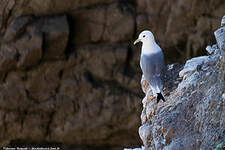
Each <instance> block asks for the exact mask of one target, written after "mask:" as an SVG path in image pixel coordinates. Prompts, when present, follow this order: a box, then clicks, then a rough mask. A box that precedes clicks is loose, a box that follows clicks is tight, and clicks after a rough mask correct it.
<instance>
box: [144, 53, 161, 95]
mask: <svg viewBox="0 0 225 150" xmlns="http://www.w3.org/2000/svg"><path fill="white" fill-rule="evenodd" d="M141 68H142V72H143V74H144V77H145V79H146V80H147V81H148V82H149V83H150V84H151V86H152V88H153V89H155V92H157V93H158V92H161V91H162V89H163V82H162V76H163V71H164V68H165V64H164V57H163V54H162V52H161V53H156V54H152V55H149V56H147V55H143V56H142V57H141Z"/></svg>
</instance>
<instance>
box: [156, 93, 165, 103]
mask: <svg viewBox="0 0 225 150" xmlns="http://www.w3.org/2000/svg"><path fill="white" fill-rule="evenodd" d="M161 99H162V100H163V101H164V102H165V98H164V97H163V95H162V93H157V103H158V102H159V101H160V100H161Z"/></svg>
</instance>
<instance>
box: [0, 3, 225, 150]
mask: <svg viewBox="0 0 225 150" xmlns="http://www.w3.org/2000/svg"><path fill="white" fill-rule="evenodd" d="M224 5H225V2H224V1H223V0H218V1H215V0H206V1H203V0H200V1H199V0H184V1H179V0H175V1H165V0H151V1H149V0H107V1H105V0H83V1H81V0H64V1H60V0H1V1H0V131H1V132H0V145H1V146H2V145H7V144H9V143H10V144H11V145H16V144H21V143H24V144H28V145H29V144H43V143H47V144H50V145H54V144H55V143H58V144H59V145H66V146H68V145H69V147H70V145H73V147H75V149H121V147H133V146H138V145H140V140H139V137H138V133H137V131H138V126H139V122H140V120H139V115H140V113H141V112H140V109H141V106H140V103H141V102H140V101H139V99H140V97H142V96H143V95H142V92H141V87H140V85H139V82H140V78H141V73H140V72H141V71H140V68H139V54H140V51H139V50H137V49H138V48H137V47H134V46H132V43H133V40H134V39H135V38H137V37H136V36H137V35H138V33H139V32H140V31H141V30H144V29H146V28H148V29H151V30H152V31H153V32H154V34H155V35H156V39H157V40H158V42H159V44H160V45H161V47H162V49H163V50H164V53H165V56H166V58H167V60H168V62H174V61H175V59H176V61H177V58H179V60H178V61H180V62H182V61H183V62H184V61H185V58H187V57H191V56H195V55H198V54H199V53H202V51H201V50H202V47H204V46H205V45H206V44H207V45H208V44H210V43H207V42H208V41H210V40H211V36H212V35H211V34H210V33H211V31H214V30H216V28H217V27H218V25H219V24H220V21H219V19H218V18H221V16H223V15H224ZM185 48H187V51H184V49H185ZM213 53H216V51H215V52H213ZM174 58H175V59H174ZM200 66H201V65H200ZM173 67H175V68H177V69H175V68H174V69H173ZM169 68H171V69H172V71H170V72H171V74H168V76H167V78H168V77H170V79H171V77H172V79H171V80H170V81H171V82H168V84H167V85H166V86H167V87H168V88H166V89H169V88H171V89H176V87H177V85H178V83H179V82H180V80H181V79H180V78H179V77H178V72H179V70H180V69H181V68H182V66H180V65H174V66H169ZM197 69H199V67H197ZM192 72H194V71H192ZM188 74H189V73H187V74H186V75H188ZM165 78H166V77H165ZM175 78H177V80H176V83H175V86H174V84H173V82H172V81H173V79H174V80H175ZM146 86H148V85H147V84H146ZM146 92H147V91H146ZM165 94H166V95H167V96H169V95H170V91H167V92H166V91H165ZM149 96H151V94H149ZM146 100H147V99H146ZM146 112H151V109H147V110H146ZM152 113H154V112H152ZM144 116H145V115H144V113H143V114H142V118H145V119H146V117H144ZM30 131H33V132H32V133H31V132H30ZM12 133H14V134H12ZM170 134H171V133H170Z"/></svg>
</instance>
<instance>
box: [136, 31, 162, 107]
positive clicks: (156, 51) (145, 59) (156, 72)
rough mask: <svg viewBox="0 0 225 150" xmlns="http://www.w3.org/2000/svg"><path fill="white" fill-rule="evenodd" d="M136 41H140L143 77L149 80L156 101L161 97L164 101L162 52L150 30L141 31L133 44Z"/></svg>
mask: <svg viewBox="0 0 225 150" xmlns="http://www.w3.org/2000/svg"><path fill="white" fill-rule="evenodd" d="M138 42H142V48H141V60H140V65H141V70H142V72H143V75H144V78H145V80H147V81H148V82H149V84H150V86H151V89H152V92H153V95H154V96H156V97H157V103H158V102H159V101H160V100H161V99H162V100H163V101H165V99H164V97H163V73H164V69H165V62H164V56H163V52H162V50H161V48H160V47H159V45H158V44H157V43H156V42H155V38H154V35H153V34H152V32H151V31H148V30H145V31H143V32H141V33H140V34H139V37H138V39H137V40H136V41H135V42H134V45H135V44H136V43H138Z"/></svg>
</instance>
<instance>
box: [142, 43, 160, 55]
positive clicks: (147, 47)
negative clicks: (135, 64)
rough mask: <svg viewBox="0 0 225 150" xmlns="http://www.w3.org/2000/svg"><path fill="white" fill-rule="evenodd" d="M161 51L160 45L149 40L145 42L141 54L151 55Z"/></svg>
mask: <svg viewBox="0 0 225 150" xmlns="http://www.w3.org/2000/svg"><path fill="white" fill-rule="evenodd" d="M159 51H160V48H159V46H158V45H157V43H156V42H155V41H149V42H147V41H146V42H143V44H142V48H141V54H142V55H149V54H153V53H157V52H159Z"/></svg>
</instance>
